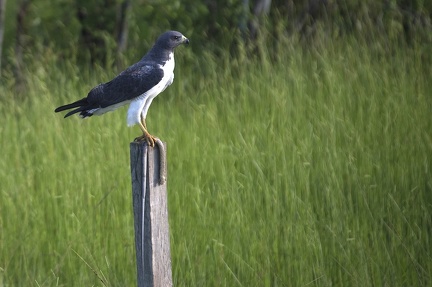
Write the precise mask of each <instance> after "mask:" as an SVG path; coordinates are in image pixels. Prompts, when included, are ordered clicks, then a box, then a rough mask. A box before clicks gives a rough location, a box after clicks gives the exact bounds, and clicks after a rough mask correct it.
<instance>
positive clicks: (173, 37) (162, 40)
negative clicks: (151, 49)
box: [155, 31, 189, 50]
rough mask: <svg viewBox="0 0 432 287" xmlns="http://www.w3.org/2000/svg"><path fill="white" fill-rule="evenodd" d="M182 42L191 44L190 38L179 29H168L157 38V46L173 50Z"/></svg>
mask: <svg viewBox="0 0 432 287" xmlns="http://www.w3.org/2000/svg"><path fill="white" fill-rule="evenodd" d="M181 44H186V45H188V44H189V39H188V38H186V37H185V36H183V34H182V33H180V32H177V31H168V32H165V33H163V34H162V35H160V36H159V38H158V39H157V41H156V43H155V46H158V47H159V48H162V49H169V50H173V49H174V48H175V47H177V46H179V45H181Z"/></svg>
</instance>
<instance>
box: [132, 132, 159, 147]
mask: <svg viewBox="0 0 432 287" xmlns="http://www.w3.org/2000/svg"><path fill="white" fill-rule="evenodd" d="M157 140H158V138H156V137H154V136H152V135H151V134H143V135H142V136H139V137H137V138H135V139H134V142H143V141H146V142H147V144H148V145H149V146H151V147H154V146H155V142H156V141H157Z"/></svg>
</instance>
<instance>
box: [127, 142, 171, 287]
mask: <svg viewBox="0 0 432 287" xmlns="http://www.w3.org/2000/svg"><path fill="white" fill-rule="evenodd" d="M130 161H131V176H132V197H133V200H132V201H133V213H134V226H135V248H136V259H137V278H138V287H144V286H145V287H147V286H152V287H153V286H154V287H157V286H160V287H165V286H172V273H171V253H170V241H169V225H168V208H167V184H166V179H167V178H166V166H167V163H166V144H165V143H162V142H161V141H158V142H157V145H156V146H155V147H154V148H152V147H149V146H147V144H146V143H145V142H132V143H131V144H130Z"/></svg>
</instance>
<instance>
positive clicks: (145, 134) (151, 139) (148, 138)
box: [135, 116, 156, 147]
mask: <svg viewBox="0 0 432 287" xmlns="http://www.w3.org/2000/svg"><path fill="white" fill-rule="evenodd" d="M138 124H139V127H140V129H141V131H142V132H143V134H142V136H139V137H137V138H135V141H136V142H141V141H144V140H145V141H146V142H147V144H148V145H149V146H151V147H154V145H155V141H156V137H154V136H152V135H151V134H150V133H149V132H148V131H147V126H146V123H145V119H144V118H143V117H142V116H141V122H140V123H138Z"/></svg>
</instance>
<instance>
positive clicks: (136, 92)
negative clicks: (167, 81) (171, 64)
mask: <svg viewBox="0 0 432 287" xmlns="http://www.w3.org/2000/svg"><path fill="white" fill-rule="evenodd" d="M163 76H164V71H163V70H162V69H161V68H160V67H159V65H157V64H155V63H137V64H135V65H133V66H131V67H129V68H128V69H126V70H125V71H123V72H122V73H120V74H119V75H118V76H117V77H115V78H114V79H112V80H111V81H109V82H107V83H104V84H100V85H98V86H96V87H95V88H93V89H92V90H91V91H90V92H89V94H88V96H87V101H88V103H89V105H90V106H94V107H101V108H105V107H108V106H111V105H115V104H118V103H121V102H124V101H129V100H133V99H134V98H136V97H139V96H140V95H142V94H144V93H145V92H147V91H148V90H150V89H151V88H153V87H154V86H156V85H157V84H158V83H159V82H160V81H161V80H162V78H163Z"/></svg>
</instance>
